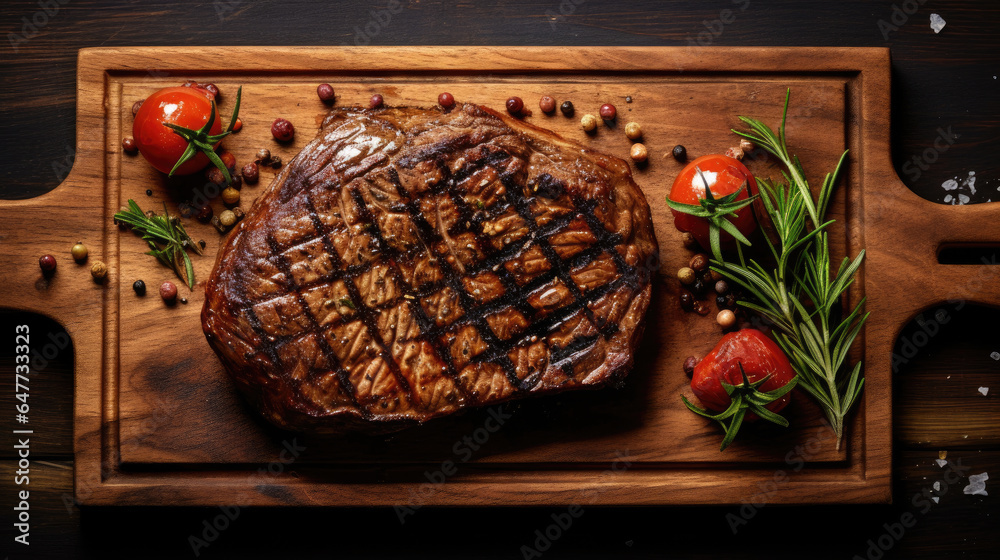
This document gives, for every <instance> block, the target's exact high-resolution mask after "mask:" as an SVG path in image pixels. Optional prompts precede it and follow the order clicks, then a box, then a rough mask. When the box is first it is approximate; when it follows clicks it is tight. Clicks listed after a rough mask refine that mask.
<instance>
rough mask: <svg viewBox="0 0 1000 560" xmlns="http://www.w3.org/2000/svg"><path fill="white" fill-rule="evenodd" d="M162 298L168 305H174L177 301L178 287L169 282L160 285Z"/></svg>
mask: <svg viewBox="0 0 1000 560" xmlns="http://www.w3.org/2000/svg"><path fill="white" fill-rule="evenodd" d="M160 297H161V298H163V301H165V302H166V303H167V304H168V305H169V304H172V303H174V302H175V301H176V300H177V286H175V285H174V283H173V282H171V281H169V280H167V281H166V282H164V283H162V284H160Z"/></svg>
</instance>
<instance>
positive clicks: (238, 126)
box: [233, 117, 243, 132]
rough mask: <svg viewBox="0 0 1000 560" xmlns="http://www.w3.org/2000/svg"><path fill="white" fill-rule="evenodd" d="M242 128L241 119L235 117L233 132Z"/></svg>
mask: <svg viewBox="0 0 1000 560" xmlns="http://www.w3.org/2000/svg"><path fill="white" fill-rule="evenodd" d="M242 128H243V119H241V118H239V117H236V120H235V121H233V132H239V131H240V130H241V129H242Z"/></svg>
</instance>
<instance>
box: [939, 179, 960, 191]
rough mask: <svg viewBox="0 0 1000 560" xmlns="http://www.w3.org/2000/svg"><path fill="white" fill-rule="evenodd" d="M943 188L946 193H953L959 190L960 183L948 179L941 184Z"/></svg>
mask: <svg viewBox="0 0 1000 560" xmlns="http://www.w3.org/2000/svg"><path fill="white" fill-rule="evenodd" d="M941 188H942V189H944V190H946V191H953V190H955V189H957V188H958V181H956V180H954V179H948V180H947V181H945V182H943V183H941Z"/></svg>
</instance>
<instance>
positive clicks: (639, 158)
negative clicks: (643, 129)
mask: <svg viewBox="0 0 1000 560" xmlns="http://www.w3.org/2000/svg"><path fill="white" fill-rule="evenodd" d="M628 155H629V157H631V158H632V161H634V162H636V163H642V162H644V161H646V160H647V159H648V158H649V151H648V150H646V145H645V144H640V143H636V144H632V148H631V149H629V151H628Z"/></svg>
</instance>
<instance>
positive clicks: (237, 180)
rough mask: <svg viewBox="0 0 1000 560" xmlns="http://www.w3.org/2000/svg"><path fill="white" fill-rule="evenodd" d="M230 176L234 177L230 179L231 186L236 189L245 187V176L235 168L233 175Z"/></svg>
mask: <svg viewBox="0 0 1000 560" xmlns="http://www.w3.org/2000/svg"><path fill="white" fill-rule="evenodd" d="M230 177H231V178H232V181H229V187H230V188H233V189H236V190H240V189H242V188H243V177H241V176H240V174H239V173H236V170H233V173H232V175H230Z"/></svg>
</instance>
